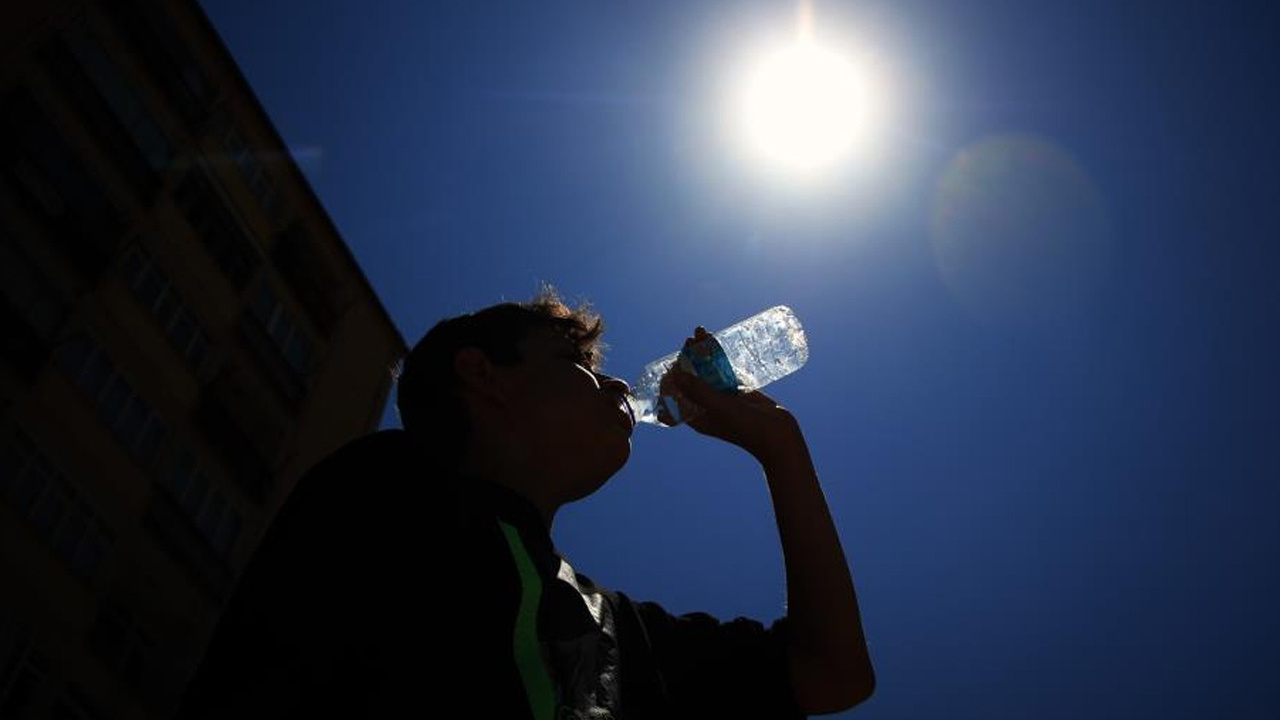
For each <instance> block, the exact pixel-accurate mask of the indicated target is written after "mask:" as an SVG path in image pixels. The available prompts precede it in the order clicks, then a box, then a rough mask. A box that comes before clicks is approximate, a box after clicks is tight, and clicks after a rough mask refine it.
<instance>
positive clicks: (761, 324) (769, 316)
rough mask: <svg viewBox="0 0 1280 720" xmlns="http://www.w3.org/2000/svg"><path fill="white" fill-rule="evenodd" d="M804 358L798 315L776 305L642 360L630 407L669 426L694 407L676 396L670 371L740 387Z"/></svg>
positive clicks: (755, 385)
mask: <svg viewBox="0 0 1280 720" xmlns="http://www.w3.org/2000/svg"><path fill="white" fill-rule="evenodd" d="M808 359H809V343H808V340H807V339H806V338H805V335H804V329H803V328H802V327H800V320H799V319H798V318H797V317H796V315H795V313H794V312H792V311H791V308H788V307H786V306H784V305H779V306H777V307H774V308H770V309H768V310H765V311H764V312H762V313H760V314H758V315H754V316H752V317H749V318H747V319H746V320H743V321H742V322H739V323H737V324H735V325H731V326H729V327H727V328H725V329H724V330H721V331H719V332H716V333H713V334H711V335H708V336H706V337H705V338H703V339H702V340H700V341H698V342H695V343H691V344H689V345H688V346H686V347H685V348H684V349H682V350H680V351H679V352H674V353H671V354H670V355H667V356H666V357H663V358H660V359H658V360H654V361H653V362H651V363H649V364H648V365H646V366H645V368H644V370H643V371H642V372H641V373H640V377H639V379H637V380H636V381H635V382H634V383H632V385H631V395H632V397H631V398H630V404H631V413H632V415H633V416H634V417H635V419H636V420H637V421H638V422H647V423H651V424H654V425H658V426H671V425H678V424H680V423H681V422H683V421H685V420H687V419H688V417H689V413H690V410H691V409H692V410H693V411H694V412H696V408H693V407H692V405H691V404H690V403H689V401H688V400H681V401H680V402H677V399H676V393H675V389H674V388H673V387H672V385H671V380H670V378H671V373H673V372H687V373H690V374H693V375H697V376H698V377H700V378H701V379H702V380H704V381H706V382H707V383H708V384H710V385H711V387H713V388H714V389H716V390H717V391H719V392H723V393H743V392H751V391H752V390H759V389H760V388H762V387H764V386H766V385H768V384H769V383H771V382H773V381H774V380H777V379H778V378H781V377H784V376H786V375H790V374H791V373H793V372H795V371H796V370H799V369H800V367H801V366H802V365H804V363H805V361H806V360H808Z"/></svg>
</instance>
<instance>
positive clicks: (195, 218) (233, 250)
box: [175, 170, 262, 291]
mask: <svg viewBox="0 0 1280 720" xmlns="http://www.w3.org/2000/svg"><path fill="white" fill-rule="evenodd" d="M175 198H176V200H177V202H178V204H179V205H180V206H181V207H182V209H183V212H184V214H185V215H186V218H187V224H188V225H190V226H191V229H192V230H193V231H194V232H195V233H196V235H197V236H198V237H199V238H200V242H201V243H203V244H204V246H205V249H206V250H208V251H209V254H210V255H212V256H213V259H214V261H215V262H217V263H218V267H219V268H221V269H222V274H223V275H224V276H226V278H227V280H229V281H230V282H231V285H232V286H233V287H234V288H235V289H236V290H237V291H239V290H244V289H245V287H247V286H248V285H249V280H250V279H252V278H253V274H254V273H255V272H256V271H257V269H258V266H259V265H260V264H261V263H262V254H261V253H259V252H258V249H257V247H256V246H255V243H254V241H253V240H252V239H250V237H249V235H248V233H246V232H245V231H244V230H243V227H244V225H243V224H242V223H241V222H240V220H239V219H238V218H237V217H236V216H235V214H234V213H233V212H232V211H231V209H230V208H228V207H227V204H226V202H225V201H224V199H223V196H222V194H221V193H220V192H218V191H217V190H215V189H214V187H213V183H212V181H210V180H209V179H208V178H207V177H206V176H205V174H204V173H203V172H200V171H194V170H193V171H192V172H189V173H187V176H186V177H185V178H183V180H182V183H181V184H179V186H178V190H177V193H176V194H175Z"/></svg>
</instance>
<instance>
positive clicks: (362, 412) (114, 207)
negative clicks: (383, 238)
mask: <svg viewBox="0 0 1280 720" xmlns="http://www.w3.org/2000/svg"><path fill="white" fill-rule="evenodd" d="M404 350H405V343H404V339H403V338H402V337H401V335H400V334H399V332H398V331H397V330H396V328H395V326H394V324H393V323H392V321H391V319H390V317H389V316H388V314H387V312H386V311H385V309H384V308H383V307H382V305H381V304H380V302H379V300H378V298H377V296H376V295H375V293H374V291H373V289H372V288H371V287H370V285H369V283H368V281H367V280H366V279H365V277H364V275H363V274H362V272H361V270H360V268H359V267H358V266H357V264H356V262H355V260H354V259H353V257H352V255H351V253H350V251H349V250H348V249H347V247H346V246H345V244H344V243H343V241H342V238H341V237H340V236H339V234H338V232H337V230H336V229H335V227H334V226H333V223H332V222H331V220H330V219H329V217H328V216H327V214H326V213H325V211H324V208H323V207H322V206H321V204H320V202H319V201H318V200H317V198H316V196H315V195H314V193H313V192H312V190H311V188H310V186H309V184H308V183H307V181H306V180H305V178H304V177H303V175H302V173H301V171H300V170H299V168H298V167H297V165H296V164H295V163H294V161H293V160H292V159H291V156H290V153H289V152H288V150H287V149H286V147H285V146H284V144H283V142H282V141H281V139H280V137H279V135H278V134H277V133H276V131H275V130H274V128H273V127H272V125H271V122H270V120H269V118H268V117H267V115H266V113H265V112H264V111H263V109H262V107H261V106H260V105H259V103H258V102H257V100H256V99H255V98H254V95H253V93H252V91H251V90H250V88H249V86H248V84H247V83H246V81H245V79H244V78H243V77H242V76H241V74H240V72H239V70H238V69H237V68H236V65H235V63H234V61H233V60H232V59H231V56H230V54H229V53H228V51H227V50H226V48H225V47H224V46H223V44H222V43H221V41H220V40H219V38H218V36H217V33H216V32H215V31H214V29H213V28H212V26H211V25H210V23H209V21H208V19H207V18H206V17H205V15H204V13H203V12H202V11H201V9H200V8H199V6H198V5H197V4H196V3H195V2H191V1H190V0H179V1H175V2H160V1H159V0H154V1H149V0H92V1H87V2H86V1H66V2H63V1H59V0H47V1H44V2H6V3H3V4H0V718H4V720H19V719H21V718H37V717H39V718H45V717H53V718H164V717H167V716H169V715H170V714H171V713H172V711H173V710H174V708H175V707H176V704H177V701H178V699H179V697H180V695H181V692H182V690H183V688H184V687H185V685H186V683H187V681H188V679H189V677H190V675H191V673H192V672H193V671H194V670H195V667H196V665H197V663H198V662H199V659H200V656H201V653H202V652H203V650H204V647H205V645H206V642H207V640H208V638H209V635H210V633H211V631H212V630H213V628H214V626H215V623H216V622H217V620H218V617H219V613H220V610H221V608H222V607H223V605H224V602H225V601H226V599H227V597H228V595H229V593H230V592H231V590H232V589H233V587H234V585H235V582H236V579H237V577H238V575H239V573H240V571H241V570H242V569H243V567H244V566H245V564H246V562H247V560H248V559H249V557H250V556H251V555H252V553H253V551H254V548H255V547H256V545H257V543H258V542H259V539H260V538H261V537H262V535H263V532H264V530H265V528H266V526H267V524H268V523H269V522H270V520H271V518H272V516H273V514H274V513H275V511H276V510H277V509H278V508H279V507H280V505H281V504H282V503H283V501H284V499H285V497H286V496H287V495H288V494H289V492H290V490H291V488H292V486H293V484H294V482H295V481H296V480H297V478H298V476H299V474H300V473H301V472H302V471H303V470H305V469H306V468H307V467H308V466H310V465H311V464H312V463H314V462H315V461H317V460H318V459H319V458H320V457H322V456H323V455H324V454H326V453H327V452H329V451H330V450H333V449H334V448H336V447H338V446H339V445H340V444H342V443H343V442H344V441H345V440H347V439H349V438H351V437H354V436H356V435H358V434H361V433H364V432H366V431H369V430H371V429H374V428H375V427H376V426H377V424H378V422H379V420H380V419H381V417H382V412H383V408H384V406H385V403H386V399H387V395H388V393H389V390H390V385H391V378H390V373H389V371H388V370H389V367H390V366H391V365H392V364H393V363H394V362H395V360H396V359H397V358H398V357H399V356H400V355H402V354H403V352H404ZM341 522H342V519H341V518H334V523H335V526H340V525H341Z"/></svg>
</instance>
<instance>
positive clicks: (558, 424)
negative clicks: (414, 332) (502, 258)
mask: <svg viewBox="0 0 1280 720" xmlns="http://www.w3.org/2000/svg"><path fill="white" fill-rule="evenodd" d="M603 332H604V323H603V321H602V320H601V318H600V317H599V315H597V314H596V313H595V312H593V311H592V309H591V308H590V306H589V305H586V304H583V305H580V306H579V307H577V308H570V307H569V306H568V305H566V304H565V303H564V302H562V301H561V300H560V298H559V297H558V296H557V293H556V291H555V289H554V288H552V287H550V286H546V287H544V288H543V290H542V291H541V292H540V293H539V294H538V295H537V296H536V297H535V298H533V299H532V300H530V301H528V302H519V303H513V302H509V303H501V304H498V305H494V306H491V307H488V308H485V309H483V310H480V311H477V312H474V313H469V314H466V315H461V316H458V317H455V318H451V319H448V320H443V321H441V322H439V323H437V324H436V325H435V327H433V328H431V330H430V331H429V332H428V333H427V334H426V335H425V336H424V337H423V338H422V340H421V341H419V342H418V344H417V345H415V346H414V348H413V350H412V351H411V352H410V353H409V355H408V357H407V358H406V359H405V361H404V364H403V368H402V370H401V372H400V377H399V387H398V393H397V395H398V397H397V407H398V409H399V412H400V419H401V422H402V423H403V424H404V428H405V430H406V431H408V432H409V433H410V434H411V435H412V436H413V437H414V439H415V442H416V443H418V444H419V445H420V446H422V447H424V448H426V449H427V451H428V452H429V453H430V454H431V456H432V458H433V459H434V460H435V461H436V465H437V466H438V467H439V468H441V469H444V470H449V471H458V470H471V471H475V472H477V473H480V474H497V475H501V474H503V473H504V472H508V471H510V472H521V473H524V474H527V475H529V476H530V477H531V478H537V477H539V476H545V477H547V478H551V479H547V480H545V481H544V484H545V483H547V482H549V483H553V484H556V485H558V487H557V488H554V490H555V492H556V494H557V495H558V496H559V497H560V499H561V500H562V501H565V502H567V501H569V500H572V499H576V497H581V496H582V495H585V494H588V493H590V492H591V491H592V490H594V489H595V488H596V487H599V485H600V484H603V482H604V481H605V480H607V479H608V478H609V477H610V476H611V475H612V474H613V473H614V472H617V470H618V469H619V468H621V467H622V465H623V464H625V462H626V459H627V456H628V455H629V452H630V424H629V422H627V423H623V422H621V421H623V420H626V411H625V409H623V407H622V405H621V403H622V401H623V397H624V396H625V394H626V392H627V386H626V383H624V382H622V381H620V380H617V379H615V378H612V377H610V376H608V375H605V374H603V373H601V372H599V368H600V366H601V364H602V361H603V351H604V349H605V345H604V343H603V342H602V340H601V336H602V334H603ZM486 471H488V472H486Z"/></svg>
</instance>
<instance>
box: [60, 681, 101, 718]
mask: <svg viewBox="0 0 1280 720" xmlns="http://www.w3.org/2000/svg"><path fill="white" fill-rule="evenodd" d="M103 717H104V716H103V715H102V713H100V712H98V711H97V710H95V709H94V706H93V703H91V702H89V700H88V698H86V697H85V694H84V691H83V690H81V689H80V688H79V687H77V686H76V685H74V684H71V685H69V686H68V687H67V690H66V691H65V692H64V693H63V694H62V696H61V697H59V698H58V702H57V703H55V704H54V706H53V714H52V715H50V716H49V718H50V720H102V718H103Z"/></svg>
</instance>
